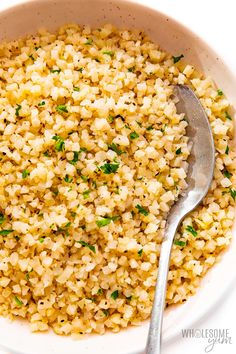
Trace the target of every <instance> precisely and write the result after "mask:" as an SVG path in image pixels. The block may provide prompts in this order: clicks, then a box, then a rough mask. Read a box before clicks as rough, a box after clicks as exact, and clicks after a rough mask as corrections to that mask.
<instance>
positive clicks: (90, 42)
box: [84, 38, 93, 45]
mask: <svg viewBox="0 0 236 354" xmlns="http://www.w3.org/2000/svg"><path fill="white" fill-rule="evenodd" d="M92 43H93V40H92V38H88V39H87V41H86V42H85V43H84V44H85V45H91V44H92Z"/></svg>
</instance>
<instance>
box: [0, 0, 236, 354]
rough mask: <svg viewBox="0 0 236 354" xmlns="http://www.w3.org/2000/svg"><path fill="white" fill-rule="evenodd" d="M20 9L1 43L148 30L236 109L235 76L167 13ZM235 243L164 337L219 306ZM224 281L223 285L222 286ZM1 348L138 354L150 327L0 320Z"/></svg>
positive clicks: (111, 6) (4, 14)
mask: <svg viewBox="0 0 236 354" xmlns="http://www.w3.org/2000/svg"><path fill="white" fill-rule="evenodd" d="M17 2H19V4H18V5H16V6H12V7H9V8H8V9H5V10H3V11H1V12H0V41H2V40H5V39H17V38H19V37H20V36H24V35H26V34H30V33H35V32H36V31H37V29H38V28H41V27H45V28H47V29H49V30H55V29H56V28H57V27H59V26H60V25H63V24H66V23H78V24H81V25H83V24H89V25H91V26H93V27H96V26H100V25H102V24H104V23H113V24H114V25H116V26H117V27H120V28H139V29H142V30H144V31H146V32H147V33H148V34H149V36H150V37H151V38H152V40H153V41H155V42H156V43H159V44H160V46H161V48H162V49H165V50H166V51H168V52H170V53H172V54H173V55H179V54H184V56H185V61H186V62H188V63H190V64H193V65H194V66H196V67H197V68H198V69H199V70H200V71H201V72H203V73H204V74H205V75H206V76H208V75H209V76H211V77H212V78H214V80H215V82H216V83H217V85H218V86H219V87H220V88H222V89H223V91H224V92H225V93H226V95H227V96H228V98H229V100H230V101H231V103H232V105H234V106H236V96H235V87H236V78H235V75H234V73H232V72H230V70H229V68H228V67H227V65H226V64H225V63H224V62H223V61H222V59H221V58H220V57H218V56H217V54H216V53H214V51H212V50H211V48H210V47H209V46H208V45H207V44H206V43H205V42H204V41H203V40H202V39H200V38H198V36H197V35H196V34H194V33H192V32H191V31H190V30H189V29H187V28H185V27H183V26H182V25H181V24H180V23H177V22H176V21H174V20H173V19H171V18H168V17H167V16H166V15H165V14H163V13H160V12H157V11H155V10H153V9H151V8H148V7H145V6H142V5H139V4H137V3H136V2H135V1H132V0H131V1H126V0H113V1H107V0H28V1H27V0H26V1H23V0H22V1H21V0H18V1H17ZM235 252H236V242H235V240H233V242H232V244H231V246H230V247H229V249H228V250H227V251H226V252H225V254H224V255H223V257H222V261H221V262H220V263H218V264H217V265H215V266H214V268H213V269H212V270H210V271H209V273H208V274H207V276H206V277H205V278H204V279H203V281H202V284H201V287H200V288H199V290H198V292H197V294H196V295H195V296H193V297H192V298H190V299H189V300H188V301H187V302H186V303H185V304H184V305H181V306H177V307H171V308H170V309H168V310H167V311H166V312H165V317H164V328H163V337H164V338H163V339H164V342H165V343H168V342H170V341H171V340H176V338H177V336H178V335H180V333H181V329H184V328H187V327H188V326H193V324H196V322H197V321H200V320H201V319H202V318H204V316H207V315H208V314H209V312H210V311H211V310H212V309H215V308H216V307H217V306H218V304H219V303H220V299H221V298H222V296H224V295H225V294H226V292H227V291H228V290H229V288H230V285H231V284H232V283H233V281H234V280H235V278H236V276H235V275H234V272H232V269H234V267H235V265H236V261H235ZM222 279H224V286H222ZM0 328H1V331H0V346H2V347H3V348H8V349H10V350H11V353H14V352H15V353H24V354H32V353H33V354H65V353H70V354H77V353H82V354H91V353H96V354H110V353H111V352H112V354H138V353H142V352H143V349H144V347H145V342H146V336H147V330H148V323H144V324H143V325H142V326H140V327H132V328H129V329H126V330H123V331H121V332H120V333H117V334H113V333H107V334H105V335H104V336H98V335H92V336H89V337H88V338H85V339H83V340H80V341H75V340H73V339H71V338H70V337H60V336H56V335H55V334H54V333H51V332H50V333H39V334H35V333H31V332H30V330H29V327H28V326H27V324H25V323H24V322H20V321H14V322H13V323H10V322H9V321H7V320H6V319H3V318H0Z"/></svg>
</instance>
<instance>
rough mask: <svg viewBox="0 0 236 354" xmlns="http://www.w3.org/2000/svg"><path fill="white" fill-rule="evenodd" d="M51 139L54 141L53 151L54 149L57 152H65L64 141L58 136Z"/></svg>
mask: <svg viewBox="0 0 236 354" xmlns="http://www.w3.org/2000/svg"><path fill="white" fill-rule="evenodd" d="M52 139H53V140H55V141H56V144H55V149H56V150H57V151H58V152H59V151H64V150H65V142H64V140H63V139H62V138H61V137H60V136H59V135H54V136H53V137H52Z"/></svg>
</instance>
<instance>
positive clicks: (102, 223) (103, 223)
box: [96, 216, 120, 227]
mask: <svg viewBox="0 0 236 354" xmlns="http://www.w3.org/2000/svg"><path fill="white" fill-rule="evenodd" d="M118 219H120V216H111V217H109V216H108V217H106V218H102V219H99V220H97V221H96V224H97V226H98V227H104V226H107V225H109V224H110V223H111V222H112V221H116V220H118Z"/></svg>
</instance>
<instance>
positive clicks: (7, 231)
mask: <svg viewBox="0 0 236 354" xmlns="http://www.w3.org/2000/svg"><path fill="white" fill-rule="evenodd" d="M13 231H14V230H0V235H2V236H7V235H9V234H10V233H11V232H13Z"/></svg>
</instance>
